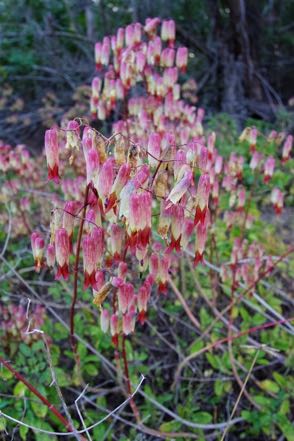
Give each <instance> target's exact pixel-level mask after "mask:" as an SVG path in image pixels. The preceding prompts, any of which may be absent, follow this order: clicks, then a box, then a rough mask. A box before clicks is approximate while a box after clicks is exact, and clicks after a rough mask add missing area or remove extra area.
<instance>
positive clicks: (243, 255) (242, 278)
mask: <svg viewBox="0 0 294 441" xmlns="http://www.w3.org/2000/svg"><path fill="white" fill-rule="evenodd" d="M271 268H273V261H272V258H271V256H266V254H265V251H264V249H263V247H262V245H261V244H258V243H256V242H253V243H251V244H250V245H249V244H248V242H247V240H245V239H244V240H242V239H241V238H237V239H235V242H234V245H233V248H232V253H231V260H230V262H229V264H228V265H223V266H222V268H221V278H222V281H223V282H225V281H227V280H230V281H232V283H233V289H236V288H237V287H238V286H239V285H240V284H241V283H244V284H245V286H247V287H249V288H250V292H252V291H253V289H254V287H255V285H256V284H257V282H258V280H259V277H260V276H261V275H262V274H263V273H267V272H270V271H271Z"/></svg>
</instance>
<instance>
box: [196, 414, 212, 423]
mask: <svg viewBox="0 0 294 441" xmlns="http://www.w3.org/2000/svg"><path fill="white" fill-rule="evenodd" d="M193 421H194V422H195V423H199V424H208V423H211V421H212V415H210V413H208V412H196V413H194V414H193Z"/></svg>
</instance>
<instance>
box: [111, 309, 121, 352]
mask: <svg viewBox="0 0 294 441" xmlns="http://www.w3.org/2000/svg"><path fill="white" fill-rule="evenodd" d="M119 332H120V324H119V320H118V315H117V314H112V316H111V317H110V333H111V335H112V343H113V344H114V345H115V346H117V344H118V335H119Z"/></svg>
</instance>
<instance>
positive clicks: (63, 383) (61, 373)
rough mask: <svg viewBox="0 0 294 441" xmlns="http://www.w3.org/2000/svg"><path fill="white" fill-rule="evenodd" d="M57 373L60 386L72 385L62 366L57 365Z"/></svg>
mask: <svg viewBox="0 0 294 441" xmlns="http://www.w3.org/2000/svg"><path fill="white" fill-rule="evenodd" d="M55 374H56V378H57V382H58V384H59V386H60V387H65V386H70V384H71V381H70V379H69V377H68V376H67V375H66V373H65V372H64V371H63V370H62V369H61V368H59V367H56V368H55Z"/></svg>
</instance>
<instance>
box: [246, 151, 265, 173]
mask: <svg viewBox="0 0 294 441" xmlns="http://www.w3.org/2000/svg"><path fill="white" fill-rule="evenodd" d="M261 160H262V154H261V153H260V152H257V151H255V152H254V153H253V155H252V158H251V161H250V164H249V167H250V168H251V170H255V169H256V168H257V167H258V166H259V164H260V162H261Z"/></svg>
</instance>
